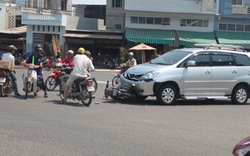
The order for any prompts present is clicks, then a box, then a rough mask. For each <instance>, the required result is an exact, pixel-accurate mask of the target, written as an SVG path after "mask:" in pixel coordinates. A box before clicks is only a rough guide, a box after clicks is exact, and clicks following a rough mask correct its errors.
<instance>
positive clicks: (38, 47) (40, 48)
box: [34, 44, 43, 51]
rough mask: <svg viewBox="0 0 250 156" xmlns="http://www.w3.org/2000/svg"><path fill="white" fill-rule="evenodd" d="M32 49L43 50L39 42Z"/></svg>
mask: <svg viewBox="0 0 250 156" xmlns="http://www.w3.org/2000/svg"><path fill="white" fill-rule="evenodd" d="M34 49H35V51H37V50H43V48H42V46H41V45H40V44H38V45H36V46H35V48H34Z"/></svg>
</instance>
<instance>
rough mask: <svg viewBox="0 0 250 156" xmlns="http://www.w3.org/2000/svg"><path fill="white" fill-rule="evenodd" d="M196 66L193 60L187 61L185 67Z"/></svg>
mask: <svg viewBox="0 0 250 156" xmlns="http://www.w3.org/2000/svg"><path fill="white" fill-rule="evenodd" d="M193 66H196V62H195V61H193V60H190V61H187V64H186V67H193Z"/></svg>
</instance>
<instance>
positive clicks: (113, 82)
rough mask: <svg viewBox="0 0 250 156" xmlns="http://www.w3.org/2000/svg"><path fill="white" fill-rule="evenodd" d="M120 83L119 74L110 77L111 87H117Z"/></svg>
mask: <svg viewBox="0 0 250 156" xmlns="http://www.w3.org/2000/svg"><path fill="white" fill-rule="evenodd" d="M120 84H121V80H120V76H118V75H115V76H114V77H113V79H112V87H118V86H120Z"/></svg>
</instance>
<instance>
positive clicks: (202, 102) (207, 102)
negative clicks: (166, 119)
mask: <svg viewBox="0 0 250 156" xmlns="http://www.w3.org/2000/svg"><path fill="white" fill-rule="evenodd" d="M102 103H105V104H126V105H138V106H145V105H146V106H149V105H150V106H208V105H214V106H216V105H218V106H223V105H235V106H237V104H233V103H232V102H231V101H230V100H177V101H176V102H175V103H174V104H173V105H163V104H159V103H158V102H157V100H155V99H146V100H144V101H135V100H114V99H111V98H108V99H105V98H104V99H102ZM249 104H250V103H246V104H245V105H249ZM242 106H243V105H242Z"/></svg>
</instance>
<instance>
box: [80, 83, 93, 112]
mask: <svg viewBox="0 0 250 156" xmlns="http://www.w3.org/2000/svg"><path fill="white" fill-rule="evenodd" d="M83 94H85V96H83V97H85V98H83V97H82V98H81V99H80V100H81V102H82V104H83V105H85V106H87V107H88V106H89V105H90V104H91V102H92V92H88V91H87V88H86V87H84V88H83Z"/></svg>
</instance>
